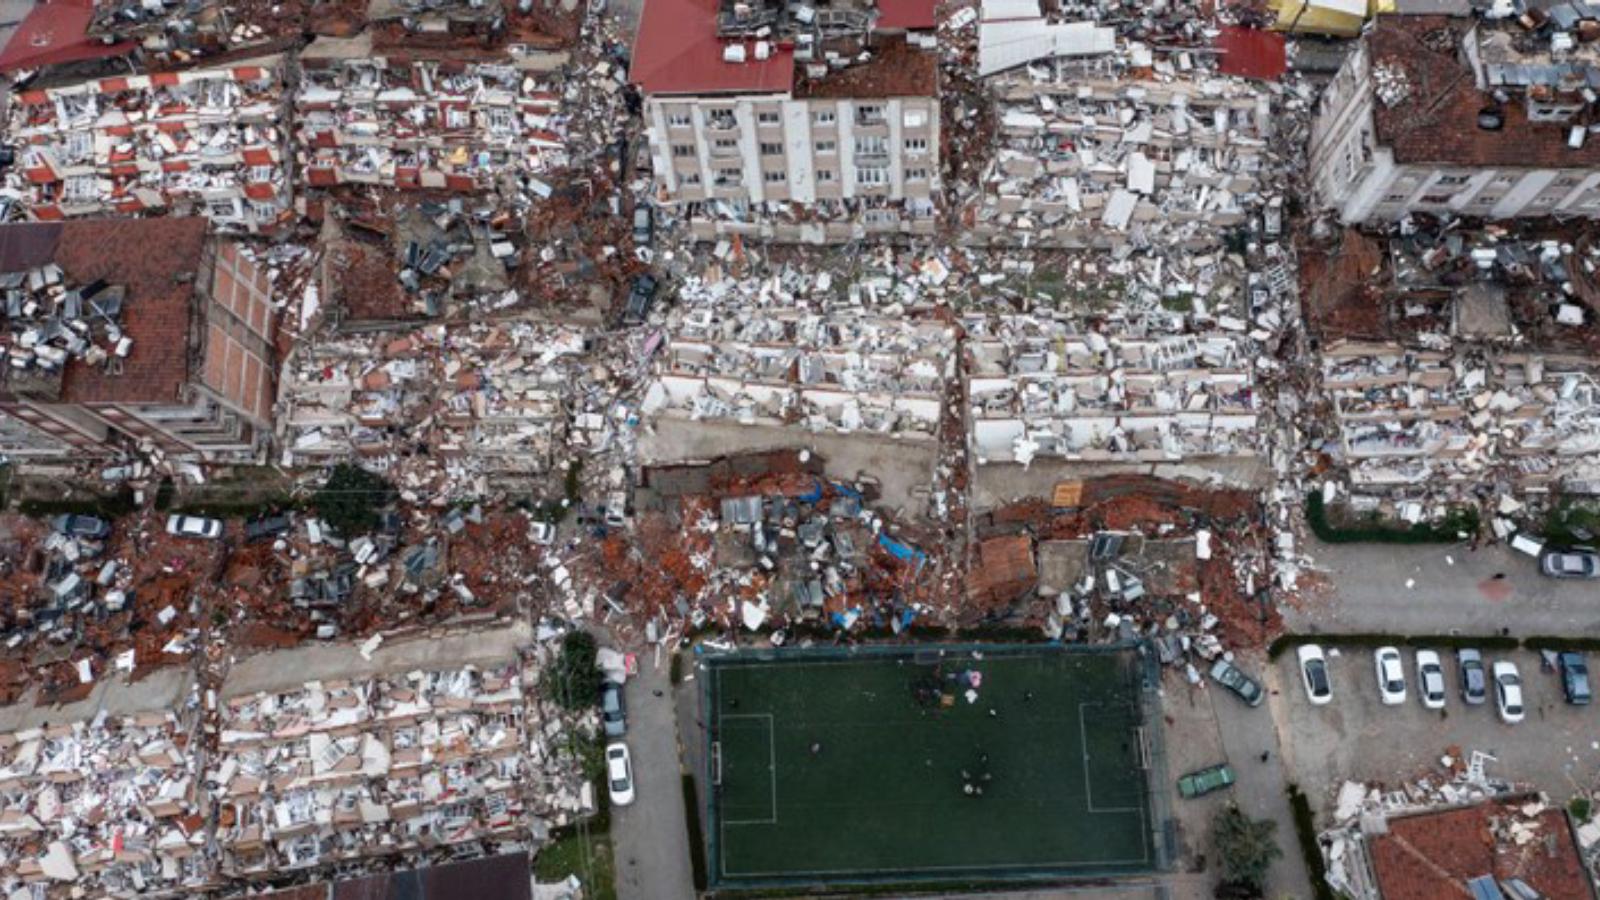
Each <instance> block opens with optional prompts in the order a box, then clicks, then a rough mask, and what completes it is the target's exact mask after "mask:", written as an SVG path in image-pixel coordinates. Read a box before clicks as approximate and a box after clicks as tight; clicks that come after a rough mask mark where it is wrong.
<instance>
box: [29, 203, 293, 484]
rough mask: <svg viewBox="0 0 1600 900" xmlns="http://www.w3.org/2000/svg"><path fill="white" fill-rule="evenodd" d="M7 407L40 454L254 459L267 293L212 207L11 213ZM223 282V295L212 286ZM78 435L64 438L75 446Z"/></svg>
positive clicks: (269, 361) (266, 376) (264, 432)
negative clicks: (110, 213)
mask: <svg viewBox="0 0 1600 900" xmlns="http://www.w3.org/2000/svg"><path fill="white" fill-rule="evenodd" d="M0 236H3V237H4V238H6V239H9V240H11V241H13V243H12V244H11V245H10V246H11V248H12V251H11V252H10V253H8V254H4V255H3V256H0V282H4V283H6V285H7V287H6V300H7V310H6V313H7V315H6V317H5V318H6V325H7V326H8V334H7V335H6V336H5V337H6V339H7V340H6V342H5V343H4V351H5V355H6V362H7V365H6V368H5V370H4V375H3V381H0V418H5V419H7V420H9V424H8V426H7V429H8V431H9V432H10V433H11V434H12V435H13V440H14V442H13V443H9V444H8V445H6V450H5V452H7V453H11V454H13V455H16V456H21V457H26V458H32V459H51V458H63V457H64V456H66V455H68V454H69V453H70V454H71V455H76V454H84V453H88V454H113V453H116V452H118V451H119V450H121V449H125V448H126V447H128V446H130V445H145V446H148V447H150V448H153V449H157V450H160V451H161V452H164V453H167V454H172V455H176V456H181V457H185V458H198V459H205V460H212V461H247V460H251V459H254V458H255V457H256V456H257V455H258V453H259V452H260V451H261V450H262V449H264V447H265V446H266V442H267V441H268V440H269V439H270V435H271V430H270V427H269V426H270V418H269V416H268V415H266V412H267V410H268V408H269V407H270V395H271V392H272V381H271V371H272V369H273V367H274V366H275V362H274V355H275V352H274V350H273V348H272V343H271V341H272V333H273V332H272V327H273V326H272V324H271V323H272V317H273V315H274V313H273V311H272V309H271V300H270V296H269V295H268V294H267V293H266V286H265V283H264V281H263V279H262V278H261V276H260V273H259V272H257V271H256V270H255V268H254V266H253V264H251V263H250V262H249V261H248V260H246V259H243V258H242V257H241V256H240V255H239V254H238V253H237V251H236V249H234V248H232V247H231V245H229V244H227V242H223V244H224V246H223V248H222V250H221V251H220V253H221V255H222V256H223V257H224V259H225V260H226V261H227V262H226V263H225V264H224V265H223V266H221V267H219V266H218V265H217V256H218V253H219V251H218V248H217V242H216V241H214V240H213V239H212V238H211V237H210V236H209V230H208V226H207V223H206V220H205V219H202V218H199V217H189V218H162V219H104V220H73V221H69V222H65V223H36V224H26V225H8V226H4V227H3V228H0ZM219 288H220V290H221V292H222V293H221V294H220V296H219V293H218V289H219ZM69 448H70V449H69Z"/></svg>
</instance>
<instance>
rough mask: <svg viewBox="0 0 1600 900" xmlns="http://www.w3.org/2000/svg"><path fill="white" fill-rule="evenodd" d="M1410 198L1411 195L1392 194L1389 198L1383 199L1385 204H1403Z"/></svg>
mask: <svg viewBox="0 0 1600 900" xmlns="http://www.w3.org/2000/svg"><path fill="white" fill-rule="evenodd" d="M1409 196H1411V195H1410V194H1390V195H1389V196H1387V197H1384V198H1383V202H1385V203H1403V202H1404V201H1405V199H1406V198H1407V197H1409Z"/></svg>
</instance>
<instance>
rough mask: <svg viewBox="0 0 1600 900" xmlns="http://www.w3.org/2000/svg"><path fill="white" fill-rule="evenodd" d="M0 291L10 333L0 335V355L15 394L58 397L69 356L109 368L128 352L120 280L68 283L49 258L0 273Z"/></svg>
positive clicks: (130, 340) (129, 341)
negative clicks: (49, 261)
mask: <svg viewBox="0 0 1600 900" xmlns="http://www.w3.org/2000/svg"><path fill="white" fill-rule="evenodd" d="M0 290H3V291H4V292H5V303H6V306H5V327H6V330H7V332H9V333H8V334H6V335H4V336H3V338H0V340H3V343H0V360H3V361H4V362H5V363H6V368H5V375H4V380H5V381H6V382H7V383H8V386H9V388H10V390H11V391H12V392H14V393H18V394H26V395H30V396H39V397H56V396H59V395H60V392H61V388H60V380H61V378H62V376H63V375H64V374H65V370H66V364H67V361H68V360H69V359H81V360H83V361H84V362H85V363H86V364H88V365H90V366H105V367H107V368H108V369H110V370H113V371H114V370H115V369H116V368H117V367H119V366H120V365H121V361H122V360H124V359H126V358H127V357H128V355H129V354H130V353H132V352H133V338H131V337H129V336H127V335H125V334H123V331H122V311H123V310H122V305H123V300H124V299H126V296H127V291H126V290H125V289H124V288H123V286H122V285H115V284H107V283H105V282H104V281H95V282H91V283H89V284H84V285H78V286H76V287H69V286H68V285H67V283H66V278H65V274H64V273H63V272H62V270H61V267H60V266H58V265H56V264H55V263H49V264H47V265H44V266H40V267H36V268H31V269H27V270H24V271H17V272H7V273H5V274H3V275H0ZM52 383H53V384H54V386H53V388H50V387H46V386H47V385H51V384H52Z"/></svg>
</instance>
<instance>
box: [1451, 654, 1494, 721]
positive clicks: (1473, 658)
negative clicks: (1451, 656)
mask: <svg viewBox="0 0 1600 900" xmlns="http://www.w3.org/2000/svg"><path fill="white" fill-rule="evenodd" d="M1456 665H1458V666H1459V667H1460V668H1461V699H1462V700H1463V701H1465V702H1466V703H1469V704H1471V705H1473V706H1477V705H1479V704H1481V703H1483V701H1485V700H1487V699H1488V698H1489V673H1488V671H1487V670H1486V669H1485V668H1484V666H1483V653H1482V652H1481V651H1479V650H1476V649H1474V648H1472V647H1462V648H1461V649H1460V650H1457V651H1456Z"/></svg>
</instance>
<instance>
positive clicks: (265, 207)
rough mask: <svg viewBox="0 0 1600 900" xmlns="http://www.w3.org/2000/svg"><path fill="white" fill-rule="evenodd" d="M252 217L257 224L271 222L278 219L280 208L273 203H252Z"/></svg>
mask: <svg viewBox="0 0 1600 900" xmlns="http://www.w3.org/2000/svg"><path fill="white" fill-rule="evenodd" d="M250 215H251V217H252V218H254V219H255V220H256V221H257V222H270V221H272V220H273V219H276V218H277V217H278V207H276V206H274V205H272V204H271V203H257V202H255V201H254V200H252V201H250Z"/></svg>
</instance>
